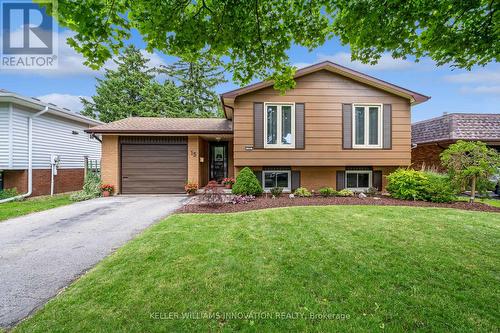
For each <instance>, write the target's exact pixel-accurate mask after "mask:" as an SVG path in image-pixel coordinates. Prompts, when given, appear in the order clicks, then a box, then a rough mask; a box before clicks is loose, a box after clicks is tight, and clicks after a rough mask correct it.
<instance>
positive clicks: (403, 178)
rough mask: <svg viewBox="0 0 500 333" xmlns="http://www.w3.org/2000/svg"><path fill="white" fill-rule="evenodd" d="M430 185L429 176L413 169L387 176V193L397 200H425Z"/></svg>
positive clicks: (402, 170) (398, 171)
mask: <svg viewBox="0 0 500 333" xmlns="http://www.w3.org/2000/svg"><path fill="white" fill-rule="evenodd" d="M428 184H429V180H428V178H427V176H426V175H425V174H424V173H423V172H421V171H415V170H413V169H398V170H396V171H394V172H393V173H391V174H390V175H388V176H387V191H388V192H389V193H390V194H391V196H392V197H394V198H396V199H404V200H423V199H424V196H425V195H424V193H425V188H426V187H427V186H428Z"/></svg>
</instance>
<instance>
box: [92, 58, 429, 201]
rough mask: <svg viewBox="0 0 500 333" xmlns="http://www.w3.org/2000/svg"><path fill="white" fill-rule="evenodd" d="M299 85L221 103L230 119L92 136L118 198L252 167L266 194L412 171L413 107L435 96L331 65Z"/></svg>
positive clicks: (252, 90) (117, 125) (139, 126)
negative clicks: (399, 170) (99, 140)
mask: <svg viewBox="0 0 500 333" xmlns="http://www.w3.org/2000/svg"><path fill="white" fill-rule="evenodd" d="M295 80H296V87H295V88H294V89H292V90H290V91H288V92H287V93H286V95H281V94H280V93H279V92H278V91H276V90H274V89H273V87H272V83H271V82H261V83H257V84H253V85H250V86H247V87H244V88H241V89H237V90H234V91H230V92H227V93H224V94H222V95H221V101H222V104H223V107H224V112H225V116H226V117H225V119H171V118H128V119H124V120H120V121H116V122H113V123H110V124H105V125H100V126H97V127H94V128H92V129H90V130H89V132H90V133H98V134H102V137H103V147H102V148H103V154H102V155H103V157H102V178H103V181H104V182H106V183H111V184H114V185H116V186H117V189H118V193H124V194H128V193H170V192H172V193H174V192H183V191H184V189H183V187H184V184H185V182H186V181H187V180H189V181H192V182H197V183H198V184H199V185H200V186H204V185H206V183H207V182H208V181H209V180H211V179H215V180H218V181H220V180H222V179H223V178H224V177H228V176H229V177H232V176H234V175H236V174H237V173H238V172H239V170H241V169H242V168H243V167H246V166H248V167H250V168H252V169H253V170H254V172H255V173H256V175H257V177H258V179H259V180H260V181H261V182H262V184H263V186H264V188H265V189H266V190H269V189H270V188H272V187H274V186H280V187H283V188H284V189H285V190H286V191H292V190H294V189H296V188H297V187H299V186H305V187H307V188H309V189H314V190H317V189H319V188H321V187H323V186H331V187H334V188H337V189H342V188H351V189H354V190H365V189H367V188H369V187H371V186H374V187H377V188H378V189H383V187H384V183H385V177H384V176H385V175H387V174H388V173H389V172H391V171H392V170H394V169H395V168H397V167H400V166H404V167H406V166H409V165H410V164H411V133H410V130H411V129H410V127H411V117H410V113H411V107H412V105H415V104H418V103H422V102H425V101H426V100H428V99H429V97H427V96H424V95H421V94H418V93H415V92H413V91H410V90H407V89H404V88H401V87H398V86H396V85H393V84H390V83H387V82H385V81H382V80H378V79H375V78H373V77H370V76H368V75H365V74H362V73H359V72H356V71H353V70H351V69H348V68H345V67H343V66H340V65H337V64H334V63H331V62H323V63H320V64H316V65H313V66H310V67H307V68H303V69H300V70H298V71H297V72H296V75H295Z"/></svg>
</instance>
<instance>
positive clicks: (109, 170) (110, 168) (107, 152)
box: [101, 135, 120, 193]
mask: <svg viewBox="0 0 500 333" xmlns="http://www.w3.org/2000/svg"><path fill="white" fill-rule="evenodd" d="M118 141H119V140H118V136H117V135H103V137H102V146H101V149H102V157H101V179H102V183H103V184H111V185H114V186H115V190H116V193H120V147H119V143H118Z"/></svg>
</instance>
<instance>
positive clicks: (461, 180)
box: [441, 140, 500, 202]
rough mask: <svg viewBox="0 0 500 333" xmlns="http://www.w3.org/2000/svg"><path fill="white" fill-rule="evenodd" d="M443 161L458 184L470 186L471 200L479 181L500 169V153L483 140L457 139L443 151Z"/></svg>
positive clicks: (472, 200) (485, 179)
mask: <svg viewBox="0 0 500 333" xmlns="http://www.w3.org/2000/svg"><path fill="white" fill-rule="evenodd" d="M441 162H442V163H443V166H444V167H446V168H447V169H448V173H449V174H450V177H451V178H452V179H453V180H454V182H455V183H456V184H457V185H459V186H463V185H465V186H470V188H471V197H470V201H471V202H474V199H475V196H476V186H477V183H478V182H481V181H483V182H484V181H488V178H490V177H491V176H492V175H494V174H495V173H498V172H499V171H500V154H499V153H497V151H496V150H494V149H492V148H488V146H486V144H485V143H484V142H481V141H476V142H473V141H462V140H459V141H457V142H456V143H454V144H452V145H450V146H449V147H448V148H447V149H446V150H445V151H443V152H442V153H441Z"/></svg>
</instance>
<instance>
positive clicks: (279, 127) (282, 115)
mask: <svg viewBox="0 0 500 333" xmlns="http://www.w3.org/2000/svg"><path fill="white" fill-rule="evenodd" d="M265 110H266V112H265V115H264V147H265V148H294V147H295V105H294V104H273V103H265Z"/></svg>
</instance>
